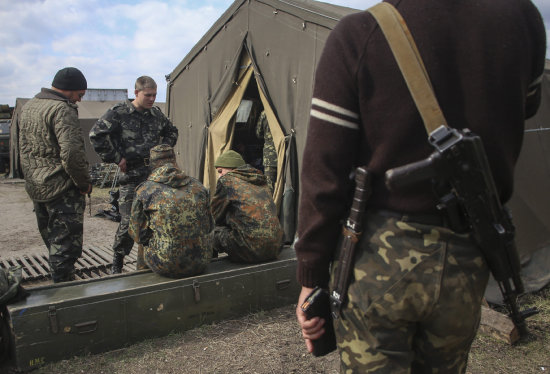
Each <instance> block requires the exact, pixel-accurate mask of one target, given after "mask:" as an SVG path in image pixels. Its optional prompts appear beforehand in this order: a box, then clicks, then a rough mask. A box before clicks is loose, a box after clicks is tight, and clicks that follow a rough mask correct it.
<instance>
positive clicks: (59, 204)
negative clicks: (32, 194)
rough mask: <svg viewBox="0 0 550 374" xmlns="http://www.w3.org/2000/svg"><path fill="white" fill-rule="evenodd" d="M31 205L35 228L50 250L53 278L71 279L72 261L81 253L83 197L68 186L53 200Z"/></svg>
mask: <svg viewBox="0 0 550 374" xmlns="http://www.w3.org/2000/svg"><path fill="white" fill-rule="evenodd" d="M33 204H34V212H35V214H36V221H37V223H38V230H39V231H40V235H41V236H42V240H44V244H46V247H47V248H48V251H49V263H50V272H51V274H52V280H53V281H54V283H58V282H64V281H68V280H72V278H73V275H74V263H75V262H76V260H77V259H78V258H79V257H80V256H81V255H82V235H83V225H84V208H85V206H86V200H85V196H84V195H81V194H80V192H79V191H78V190H77V189H76V188H71V189H70V190H68V191H67V192H65V193H64V194H63V195H62V196H60V197H59V198H57V199H55V200H53V201H49V202H46V203H40V202H33Z"/></svg>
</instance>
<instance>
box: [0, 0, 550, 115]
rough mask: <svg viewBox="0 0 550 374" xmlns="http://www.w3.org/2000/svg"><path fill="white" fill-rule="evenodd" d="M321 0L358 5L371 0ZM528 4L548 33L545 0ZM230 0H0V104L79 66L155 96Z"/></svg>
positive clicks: (105, 81)
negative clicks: (147, 81)
mask: <svg viewBox="0 0 550 374" xmlns="http://www.w3.org/2000/svg"><path fill="white" fill-rule="evenodd" d="M495 1H498V0H495ZM325 2H329V3H333V4H337V5H343V6H347V7H351V8H357V9H365V8H368V7H369V6H371V5H373V4H375V3H377V2H378V0H332V1H325ZM533 2H534V3H535V4H536V5H537V6H538V8H539V10H540V12H541V13H542V15H543V17H544V19H545V24H546V29H547V34H548V35H550V0H534V1H533ZM232 3H233V0H164V1H163V0H0V25H1V26H0V104H9V105H11V106H13V105H15V99H16V98H18V97H23V98H30V97H33V96H34V95H35V94H36V93H37V92H38V91H39V90H40V88H41V87H50V85H51V81H52V79H53V76H54V75H55V73H56V72H57V70H59V69H60V68H62V67H65V66H75V67H77V68H79V69H80V70H82V72H83V73H84V75H85V76H86V79H87V80H88V87H89V88H122V89H128V93H129V95H130V96H133V87H134V82H135V79H136V78H137V77H138V76H140V75H150V76H151V77H153V78H154V79H155V80H156V81H157V84H158V96H157V101H161V102H163V101H165V100H166V81H165V78H164V76H165V75H166V74H168V73H170V72H172V70H173V69H174V68H175V67H176V66H177V65H178V63H179V62H180V61H181V60H182V59H183V58H184V57H185V55H186V54H187V53H188V52H189V50H190V49H191V48H192V47H193V46H194V45H195V43H196V42H197V41H198V40H199V39H200V38H201V37H202V36H203V35H204V33H205V32H206V31H207V30H208V29H209V28H210V26H212V24H213V23H214V22H215V21H216V20H217V19H218V18H219V17H220V15H221V14H222V13H223V12H224V11H225V10H226V9H227V8H228V7H229V6H230V5H231V4H232ZM549 39H550V37H549ZM547 57H550V53H548V52H547Z"/></svg>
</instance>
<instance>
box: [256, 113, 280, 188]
mask: <svg viewBox="0 0 550 374" xmlns="http://www.w3.org/2000/svg"><path fill="white" fill-rule="evenodd" d="M256 137H257V138H258V139H263V141H264V148H263V165H264V175H265V179H266V181H267V186H268V187H269V190H270V191H271V195H273V189H274V187H275V182H276V181H277V151H275V143H273V135H271V130H270V129H269V123H268V122H267V116H266V114H265V111H264V110H262V113H260V117H259V118H258V123H257V124H256Z"/></svg>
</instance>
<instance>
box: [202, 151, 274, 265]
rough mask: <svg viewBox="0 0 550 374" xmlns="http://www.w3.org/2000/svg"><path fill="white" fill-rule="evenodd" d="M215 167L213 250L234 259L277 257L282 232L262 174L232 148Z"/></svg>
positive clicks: (251, 260) (251, 261)
mask: <svg viewBox="0 0 550 374" xmlns="http://www.w3.org/2000/svg"><path fill="white" fill-rule="evenodd" d="M214 166H215V167H216V169H217V171H218V173H219V174H220V177H219V179H218V182H217V185H216V193H215V195H214V197H213V198H212V215H213V216H214V220H215V222H216V228H215V229H214V232H213V234H212V236H213V238H214V243H213V244H214V250H215V251H217V252H226V253H227V254H228V256H229V259H230V260H231V261H235V262H247V263H256V262H262V261H268V260H273V259H275V258H277V255H278V254H279V250H280V248H281V243H282V237H283V231H282V229H281V225H280V223H279V219H278V218H277V213H276V208H275V204H274V202H273V198H272V197H271V191H270V189H269V187H268V185H267V182H266V178H265V176H264V175H263V174H262V173H261V172H260V171H259V170H257V169H254V168H253V167H252V166H250V165H247V164H246V163H245V162H244V160H243V158H242V156H241V155H240V154H238V153H237V152H235V151H227V152H225V153H223V154H222V155H220V156H219V157H218V159H217V160H216V162H215V163H214Z"/></svg>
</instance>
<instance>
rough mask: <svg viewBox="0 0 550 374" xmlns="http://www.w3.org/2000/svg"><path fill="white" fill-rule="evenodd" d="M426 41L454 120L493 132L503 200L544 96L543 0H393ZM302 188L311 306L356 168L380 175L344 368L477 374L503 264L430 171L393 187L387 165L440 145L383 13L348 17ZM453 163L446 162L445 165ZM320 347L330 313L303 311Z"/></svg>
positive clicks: (335, 42) (319, 76)
mask: <svg viewBox="0 0 550 374" xmlns="http://www.w3.org/2000/svg"><path fill="white" fill-rule="evenodd" d="M385 3H389V4H391V5H393V6H394V7H396V8H397V10H398V11H399V13H400V14H401V15H402V16H403V18H404V20H405V22H406V24H407V25H408V28H409V29H410V32H411V34H412V36H413V38H414V40H415V41H416V46H417V47H418V52H419V54H420V56H421V57H422V60H423V63H424V65H425V68H426V71H427V74H428V75H429V78H430V81H431V85H432V87H433V91H434V93H435V95H436V97H437V101H438V102H439V105H440V107H441V110H442V111H443V113H444V115H445V118H446V120H447V122H448V124H449V126H450V127H453V128H457V129H462V128H469V129H470V130H471V131H472V132H473V133H475V134H477V135H479V136H480V138H481V139H482V141H483V143H484V147H485V151H486V153H487V158H488V161H489V164H490V167H491V169H492V172H493V176H494V181H495V185H496V188H497V190H498V192H499V195H500V200H501V202H502V203H505V202H506V201H508V200H509V199H510V197H511V195H512V188H513V184H514V178H513V177H514V166H515V164H516V161H517V159H518V155H519V152H520V149H521V142H522V136H523V131H524V121H525V118H528V117H530V116H532V115H534V114H535V112H536V110H537V108H538V106H539V103H540V92H541V86H540V82H541V75H542V73H543V70H544V57H545V52H546V40H545V28H544V23H543V22H542V18H541V16H540V14H539V12H538V11H537V8H536V7H535V6H534V5H533V4H532V3H531V1H529V0H517V1H498V2H497V1H494V0H461V1H436V0H387V1H385ZM311 104H312V105H311V113H310V122H309V127H308V133H307V139H306V145H305V149H304V157H303V161H302V176H301V179H300V181H301V187H300V188H301V190H300V211H299V218H298V221H299V223H298V241H297V243H296V244H295V250H296V254H297V259H298V272H297V276H298V281H299V283H300V284H301V285H302V291H301V293H300V296H299V301H298V305H301V304H302V302H303V301H304V300H305V298H306V296H307V295H308V294H309V293H310V292H311V290H312V289H313V288H315V287H316V286H320V287H326V286H327V285H328V284H329V280H330V279H331V275H330V274H331V273H330V263H331V261H333V260H334V259H335V258H338V254H335V252H336V248H337V243H338V238H339V233H340V232H341V221H340V220H341V219H342V218H344V217H345V216H346V213H347V212H346V210H347V209H346V207H348V206H349V204H350V202H351V200H352V196H351V195H350V190H351V183H350V180H349V174H350V172H351V171H352V170H353V169H354V168H355V167H356V166H363V165H364V166H365V167H366V169H367V170H369V171H370V172H371V175H372V194H371V197H370V199H369V201H368V203H367V209H366V213H365V227H364V228H363V234H362V236H361V239H360V241H359V242H358V243H357V248H356V252H355V257H354V263H353V271H352V272H351V280H350V283H349V288H348V291H347V296H346V300H347V302H345V303H344V304H343V305H342V308H341V313H340V318H338V319H336V320H335V325H334V326H335V332H336V338H337V343H338V347H339V353H340V362H341V372H342V373H352V372H353V373H464V372H465V371H466V366H467V361H468V353H469V350H470V347H471V344H472V341H473V339H474V337H475V335H476V331H477V328H478V326H479V321H480V316H481V305H480V304H481V300H482V298H483V294H484V291H485V287H486V285H487V280H488V277H489V269H488V267H487V264H486V261H485V260H484V258H483V256H482V253H481V251H480V249H479V247H478V246H477V245H476V243H475V241H474V240H473V238H472V235H471V233H470V235H465V234H460V233H457V232H455V231H453V229H454V228H455V227H454V226H452V225H450V224H449V220H448V217H446V216H445V215H444V214H443V212H441V210H439V209H438V208H437V205H438V201H437V199H436V198H435V196H434V194H433V192H432V187H433V186H432V185H431V183H430V182H429V181H426V182H421V183H418V184H416V185H414V186H410V187H409V188H406V189H395V190H389V189H388V188H387V187H386V185H385V183H384V174H385V172H386V171H387V170H389V169H392V168H395V167H398V166H402V165H406V164H409V163H412V162H416V161H419V160H424V159H426V158H427V157H428V156H429V155H430V154H431V153H432V152H433V150H434V149H433V147H432V146H431V145H430V143H429V142H428V140H427V135H426V129H425V126H424V122H423V120H422V117H421V116H420V114H419V112H418V110H417V107H416V105H415V103H414V101H413V98H412V96H411V94H410V92H409V89H408V87H407V84H406V82H405V80H404V79H403V75H402V74H401V71H400V69H399V67H398V64H397V63H396V61H395V58H394V56H393V54H392V52H391V50H390V47H389V45H388V42H387V40H386V38H385V36H384V34H383V32H382V30H381V29H380V27H379V25H378V23H377V22H376V20H375V19H374V17H373V16H372V15H371V14H370V12H358V13H354V14H351V15H348V16H346V17H344V18H342V19H341V20H340V22H339V23H338V24H337V25H336V27H335V28H334V30H332V31H331V33H330V35H329V36H328V38H327V41H326V44H325V47H324V50H323V53H322V54H321V58H320V60H319V64H318V65H317V71H316V76H315V88H314V90H313V98H312V103H311ZM438 172H439V170H438ZM296 313H297V318H298V322H299V323H300V326H301V328H302V336H303V337H304V338H305V339H306V345H307V348H308V350H309V351H312V349H313V345H312V341H313V340H317V339H318V338H319V337H320V336H322V335H323V333H324V327H323V324H324V321H323V319H319V318H317V317H315V318H312V319H310V320H307V319H306V317H305V315H304V312H303V311H302V310H301V308H297V310H296Z"/></svg>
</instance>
